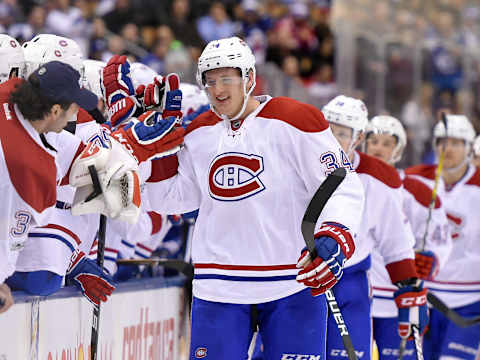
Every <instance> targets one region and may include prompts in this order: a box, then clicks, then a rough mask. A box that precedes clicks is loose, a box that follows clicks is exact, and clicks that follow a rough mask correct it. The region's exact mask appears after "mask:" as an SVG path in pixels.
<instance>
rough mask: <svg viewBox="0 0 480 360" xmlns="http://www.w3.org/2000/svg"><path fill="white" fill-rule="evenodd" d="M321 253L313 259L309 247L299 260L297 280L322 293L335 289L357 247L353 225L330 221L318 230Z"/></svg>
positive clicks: (317, 248)
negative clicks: (345, 265)
mask: <svg viewBox="0 0 480 360" xmlns="http://www.w3.org/2000/svg"><path fill="white" fill-rule="evenodd" d="M315 249H316V252H317V256H316V257H315V258H314V259H313V261H312V259H311V255H310V252H309V251H308V250H307V248H304V249H303V250H302V254H301V256H300V258H299V259H298V262H297V268H301V269H302V270H300V272H299V273H298V275H297V281H298V282H300V283H303V284H304V285H305V286H308V287H310V288H312V289H311V293H312V295H313V296H318V295H321V294H323V293H325V291H327V290H329V289H331V288H332V287H333V286H334V285H335V284H336V283H337V282H338V281H339V280H340V278H341V277H342V275H343V266H344V264H345V261H346V260H347V259H349V258H350V257H351V256H352V255H353V252H354V251H355V243H354V242H353V237H352V235H351V234H350V231H349V229H348V228H347V227H346V226H343V225H341V224H338V223H332V222H326V223H324V224H322V227H321V228H320V230H319V231H318V233H316V234H315Z"/></svg>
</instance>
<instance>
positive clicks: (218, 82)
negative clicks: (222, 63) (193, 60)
mask: <svg viewBox="0 0 480 360" xmlns="http://www.w3.org/2000/svg"><path fill="white" fill-rule="evenodd" d="M204 81H205V88H206V90H207V93H208V96H209V98H210V102H211V103H212V105H213V106H214V107H215V110H216V111H217V112H218V113H219V114H222V115H226V116H228V117H229V118H231V117H233V116H235V115H237V114H238V112H239V111H240V110H241V109H242V105H243V97H244V93H243V81H242V78H241V76H240V71H239V70H238V69H234V68H220V69H213V70H209V71H207V72H206V73H205V80H204Z"/></svg>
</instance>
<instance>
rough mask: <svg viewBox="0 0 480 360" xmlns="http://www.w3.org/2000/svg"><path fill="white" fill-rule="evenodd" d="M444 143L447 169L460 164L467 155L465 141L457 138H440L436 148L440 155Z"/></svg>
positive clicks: (444, 164)
mask: <svg viewBox="0 0 480 360" xmlns="http://www.w3.org/2000/svg"><path fill="white" fill-rule="evenodd" d="M443 144H445V159H444V163H443V166H444V167H445V169H454V168H456V167H457V166H459V165H460V164H461V163H462V162H463V161H464V160H465V157H466V156H467V154H466V150H467V149H466V146H465V141H464V140H462V139H455V138H441V139H438V140H437V144H436V148H435V150H436V152H437V156H438V157H440V154H441V151H442V147H443Z"/></svg>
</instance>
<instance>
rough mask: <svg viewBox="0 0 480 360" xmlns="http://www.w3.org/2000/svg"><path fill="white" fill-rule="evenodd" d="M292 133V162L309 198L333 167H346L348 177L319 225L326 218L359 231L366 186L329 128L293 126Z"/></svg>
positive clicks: (323, 214)
mask: <svg viewBox="0 0 480 360" xmlns="http://www.w3.org/2000/svg"><path fill="white" fill-rule="evenodd" d="M290 132H291V134H290V138H291V139H292V142H293V143H292V144H291V145H292V146H291V149H293V152H292V153H291V154H290V161H291V162H292V163H293V166H294V167H295V169H296V171H297V173H298V175H299V177H300V178H301V179H302V181H303V184H304V186H305V188H306V190H307V191H306V193H307V195H308V199H311V198H312V197H313V195H314V194H315V192H316V191H317V189H318V187H319V186H320V184H321V183H322V182H323V181H324V180H325V179H326V177H327V175H328V174H330V173H331V172H332V171H333V170H335V169H336V168H338V167H345V168H346V169H347V176H346V177H345V180H344V181H343V182H342V183H341V184H340V186H339V187H338V189H337V190H336V191H335V192H334V193H333V195H332V197H331V198H330V199H329V200H328V202H327V204H326V206H325V208H324V209H323V211H322V214H321V215H320V219H319V221H318V223H317V227H319V226H320V224H321V223H322V222H325V221H331V222H337V223H340V224H343V225H345V226H347V227H348V228H349V229H350V230H351V231H352V234H357V233H358V229H359V226H360V219H361V216H362V211H363V205H364V191H363V186H362V184H361V182H360V179H359V177H358V175H357V174H356V173H355V171H354V170H353V167H352V165H351V164H350V161H349V159H348V156H347V154H346V153H345V152H344V151H343V150H342V148H341V146H340V144H339V143H338V142H337V140H336V139H335V137H334V136H333V134H332V132H331V130H330V128H329V127H327V128H326V129H324V130H322V131H319V132H304V131H300V130H297V129H295V128H290ZM287 156H288V154H287Z"/></svg>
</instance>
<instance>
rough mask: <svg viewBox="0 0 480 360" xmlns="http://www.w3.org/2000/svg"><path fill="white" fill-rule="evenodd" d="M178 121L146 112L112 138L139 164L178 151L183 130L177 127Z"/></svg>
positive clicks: (153, 112) (115, 132)
mask: <svg viewBox="0 0 480 360" xmlns="http://www.w3.org/2000/svg"><path fill="white" fill-rule="evenodd" d="M179 121H180V120H179V119H178V118H175V117H173V116H172V117H168V118H166V119H163V118H162V114H160V113H159V112H156V111H147V112H146V113H144V114H142V115H141V116H140V117H139V118H138V119H134V120H132V121H131V122H130V123H128V124H127V125H126V126H125V127H123V128H120V129H118V130H117V131H114V132H113V133H112V136H113V137H115V138H116V139H117V140H118V141H119V142H120V143H121V144H122V145H124V146H125V147H126V148H127V149H128V151H129V152H130V153H131V154H132V155H133V156H134V157H135V159H137V162H138V163H141V162H143V161H147V160H151V159H154V158H161V157H165V156H169V155H172V154H175V153H176V152H178V151H179V150H180V148H181V144H182V143H183V136H184V134H185V129H184V128H182V127H180V126H177V125H178V124H179Z"/></svg>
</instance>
